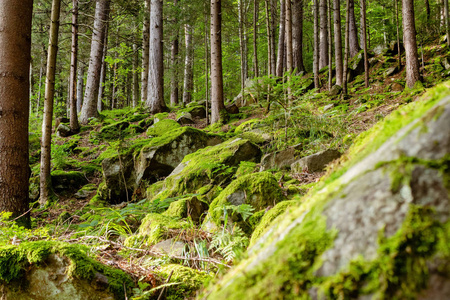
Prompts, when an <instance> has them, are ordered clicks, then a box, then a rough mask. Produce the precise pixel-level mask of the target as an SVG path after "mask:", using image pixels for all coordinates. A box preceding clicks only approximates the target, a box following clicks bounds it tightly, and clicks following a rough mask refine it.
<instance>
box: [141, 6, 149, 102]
mask: <svg viewBox="0 0 450 300" xmlns="http://www.w3.org/2000/svg"><path fill="white" fill-rule="evenodd" d="M149 46H150V0H144V23H143V25H142V73H141V84H142V85H141V101H142V102H144V103H146V102H147V88H148V72H149V71H148V62H149V49H150V47H149Z"/></svg>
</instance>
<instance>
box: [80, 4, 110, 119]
mask: <svg viewBox="0 0 450 300" xmlns="http://www.w3.org/2000/svg"><path fill="white" fill-rule="evenodd" d="M110 3H111V0H97V3H96V7H95V20H94V31H93V32H92V44H91V54H90V60H89V69H88V77H87V80H86V90H85V94H84V100H83V107H82V109H81V116H80V122H81V124H84V125H85V124H87V123H88V122H89V118H92V117H96V116H98V111H97V100H98V90H99V86H100V73H101V68H102V57H103V41H104V39H105V33H106V26H107V21H108V15H109V6H110Z"/></svg>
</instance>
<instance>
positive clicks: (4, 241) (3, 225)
mask: <svg viewBox="0 0 450 300" xmlns="http://www.w3.org/2000/svg"><path fill="white" fill-rule="evenodd" d="M0 232H1V234H0V246H3V245H11V244H15V243H20V242H24V241H35V240H46V239H50V233H49V230H48V228H46V227H39V228H36V229H26V228H25V227H21V226H19V225H17V224H16V222H15V221H14V220H12V219H11V213H10V212H4V211H2V212H0Z"/></svg>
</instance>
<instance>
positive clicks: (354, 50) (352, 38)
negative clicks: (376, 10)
mask: <svg viewBox="0 0 450 300" xmlns="http://www.w3.org/2000/svg"><path fill="white" fill-rule="evenodd" d="M347 9H348V10H349V14H350V15H349V22H350V24H349V49H350V57H349V58H352V57H354V56H355V55H356V54H358V53H359V51H360V50H361V48H360V47H359V43H358V29H357V27H356V18H355V1H354V0H350V5H349V7H348V8H347Z"/></svg>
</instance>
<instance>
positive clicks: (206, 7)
mask: <svg viewBox="0 0 450 300" xmlns="http://www.w3.org/2000/svg"><path fill="white" fill-rule="evenodd" d="M209 11H210V8H209V7H208V2H206V1H205V14H204V15H205V16H204V17H205V37H204V38H205V101H206V103H205V111H206V125H209V121H210V120H209V103H208V102H209V59H208V56H209V47H208V46H209V45H208V12H209Z"/></svg>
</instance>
